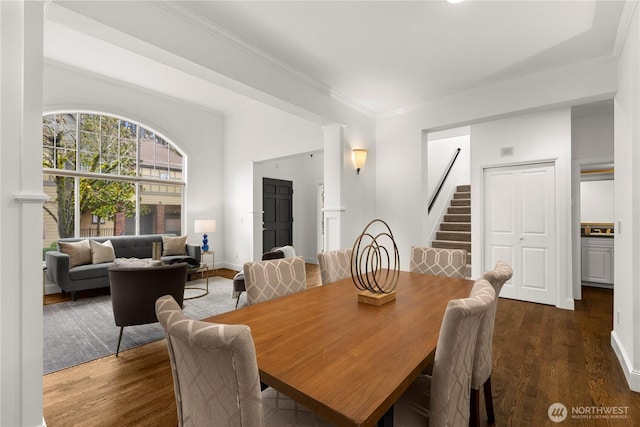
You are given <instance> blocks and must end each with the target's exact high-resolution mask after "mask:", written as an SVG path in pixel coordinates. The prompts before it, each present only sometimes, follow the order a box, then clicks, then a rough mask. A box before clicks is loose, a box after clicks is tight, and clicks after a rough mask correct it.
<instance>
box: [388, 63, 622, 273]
mask: <svg viewBox="0 0 640 427" xmlns="http://www.w3.org/2000/svg"><path fill="white" fill-rule="evenodd" d="M616 70H617V65H616V62H615V61H614V60H612V59H611V58H599V59H597V60H593V61H588V62H586V63H582V64H573V65H569V66H566V67H562V68H560V69H556V70H547V71H544V72H540V73H532V74H530V75H527V76H524V77H520V78H516V79H512V80H508V81H505V82H502V83H499V84H494V85H490V86H483V87H478V88H475V89H473V90H470V91H468V92H466V93H462V94H459V95H457V96H454V97H451V98H447V99H443V100H439V101H434V102H432V103H428V104H425V105H421V106H418V107H416V108H414V109H411V110H409V111H406V112H404V113H398V114H396V115H385V116H384V117H381V118H380V119H379V120H378V121H377V123H376V126H377V131H376V133H377V138H376V156H377V162H376V168H377V173H376V200H377V203H376V211H377V215H378V216H379V217H380V218H382V219H385V220H388V222H389V223H390V226H391V229H392V231H393V232H394V236H395V237H396V242H397V244H398V248H399V250H400V257H401V263H403V264H402V265H405V267H406V266H408V259H409V248H410V246H411V245H413V244H421V243H423V242H421V239H422V236H423V235H424V230H418V228H419V227H421V226H424V225H421V224H424V222H423V211H422V209H421V208H422V206H421V200H422V197H421V195H422V194H423V189H422V176H423V175H422V174H423V167H424V160H423V156H422V155H421V145H422V132H423V130H441V129H446V128H452V127H458V126H463V125H469V124H472V123H478V122H482V121H489V120H495V119H496V118H500V117H504V116H507V115H516V114H523V113H527V112H531V111H534V110H539V109H551V108H557V107H558V106H562V105H567V106H568V105H570V104H571V103H583V102H586V101H587V100H605V99H611V97H612V96H613V93H614V92H615V90H616ZM567 129H570V127H568V128H567ZM511 138H512V139H513V140H514V142H513V144H509V145H514V144H517V141H515V139H516V138H517V136H516V135H511ZM471 139H472V142H471V153H472V156H473V155H474V152H475V151H476V150H482V149H483V147H481V146H476V145H475V144H474V143H473V135H472V137H471ZM563 144H564V140H563ZM563 149H566V150H567V155H570V154H569V153H570V148H567V147H564V148H563ZM554 151H557V150H554ZM491 155H492V156H494V159H496V161H498V160H499V152H492V153H491ZM473 173H474V171H472V174H473ZM562 173H567V174H569V173H570V171H569V170H565V171H563V172H562ZM567 176H569V175H567ZM562 179H564V177H563V178H562ZM472 185H473V183H472ZM472 188H473V187H472ZM567 191H568V190H567ZM472 192H473V189H472ZM565 196H566V197H569V193H566V194H565ZM472 204H473V202H472ZM566 215H567V217H569V216H570V215H569V213H568V212H567V213H566ZM562 220H563V221H564V219H562ZM475 247H477V244H474V243H473V242H472V248H475ZM472 250H473V249H472ZM476 255H478V257H479V256H480V253H477V252H476V250H473V257H472V259H476ZM477 259H480V258H477ZM569 262H570V260H569ZM477 273H478V272H477V271H476V270H474V273H473V274H477Z"/></svg>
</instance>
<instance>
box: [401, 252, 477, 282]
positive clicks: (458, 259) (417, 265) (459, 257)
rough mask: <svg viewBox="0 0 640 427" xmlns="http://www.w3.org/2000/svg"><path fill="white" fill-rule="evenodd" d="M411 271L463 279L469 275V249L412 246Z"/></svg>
mask: <svg viewBox="0 0 640 427" xmlns="http://www.w3.org/2000/svg"><path fill="white" fill-rule="evenodd" d="M409 271H411V272H412V273H421V274H433V275H435V276H446V277H454V278H460V279H462V278H464V277H465V276H466V275H467V251H465V250H463V249H441V248H429V247H423V246H412V247H411V257H410V260H409Z"/></svg>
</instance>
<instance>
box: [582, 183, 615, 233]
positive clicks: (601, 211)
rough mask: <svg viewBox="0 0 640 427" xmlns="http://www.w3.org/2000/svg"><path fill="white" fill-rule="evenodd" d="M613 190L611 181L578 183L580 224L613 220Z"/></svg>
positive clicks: (611, 221)
mask: <svg viewBox="0 0 640 427" xmlns="http://www.w3.org/2000/svg"><path fill="white" fill-rule="evenodd" d="M614 194H615V188H614V182H613V180H612V179H609V180H604V181H583V182H581V183H580V222H610V223H613V221H614V220H615V199H614Z"/></svg>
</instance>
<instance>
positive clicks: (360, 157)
mask: <svg viewBox="0 0 640 427" xmlns="http://www.w3.org/2000/svg"><path fill="white" fill-rule="evenodd" d="M351 156H352V157H353V164H354V165H355V167H356V171H357V173H360V169H362V167H363V166H364V163H365V162H366V161H367V150H365V149H363V148H355V149H353V150H352V151H351Z"/></svg>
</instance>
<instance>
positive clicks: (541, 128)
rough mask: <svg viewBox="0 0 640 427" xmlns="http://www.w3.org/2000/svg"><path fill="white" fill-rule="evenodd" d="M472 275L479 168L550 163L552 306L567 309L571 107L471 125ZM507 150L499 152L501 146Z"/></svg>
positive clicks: (479, 235)
mask: <svg viewBox="0 0 640 427" xmlns="http://www.w3.org/2000/svg"><path fill="white" fill-rule="evenodd" d="M471 147H472V148H471V188H472V192H471V222H472V224H473V226H472V232H471V233H472V242H473V243H474V244H473V245H472V277H478V276H479V275H481V274H482V271H484V266H485V263H484V260H483V255H484V254H483V251H482V249H483V248H482V245H481V244H480V243H479V242H483V241H484V230H483V224H484V215H483V203H482V202H483V193H482V190H483V186H482V182H483V171H484V169H485V168H488V167H496V166H508V165H518V164H526V163H534V162H547V161H550V162H553V163H554V164H555V188H556V198H555V203H556V206H555V208H556V230H555V234H556V237H557V245H556V248H555V249H556V255H557V260H558V262H557V266H558V271H557V274H556V277H555V279H556V284H557V291H558V292H557V299H556V305H557V306H558V307H562V308H569V309H573V286H572V269H571V262H572V258H571V252H572V251H571V227H570V226H571V215H570V214H571V110H570V109H569V108H562V109H558V110H549V111H542V112H535V113H529V114H522V115H519V116H514V117H510V118H506V119H500V120H495V121H490V122H485V123H481V124H477V125H472V126H471ZM503 147H512V148H513V154H512V155H509V156H504V157H502V156H501V155H500V153H501V148H503ZM476 242H478V243H476Z"/></svg>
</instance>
